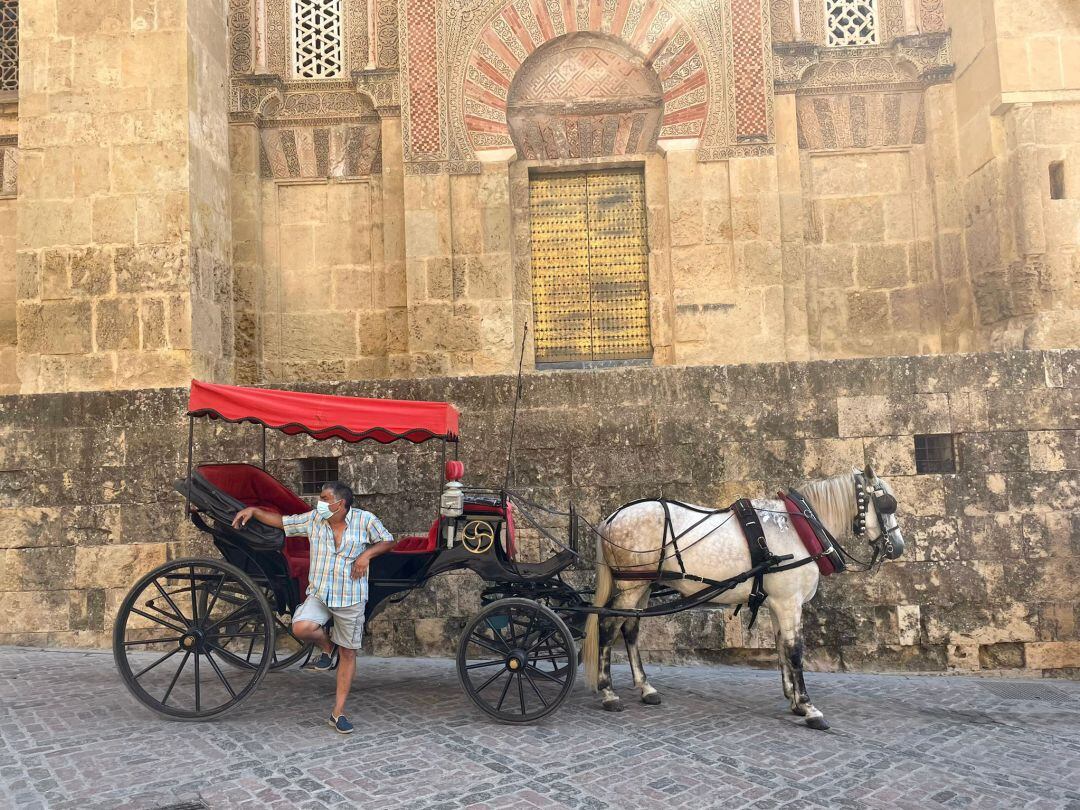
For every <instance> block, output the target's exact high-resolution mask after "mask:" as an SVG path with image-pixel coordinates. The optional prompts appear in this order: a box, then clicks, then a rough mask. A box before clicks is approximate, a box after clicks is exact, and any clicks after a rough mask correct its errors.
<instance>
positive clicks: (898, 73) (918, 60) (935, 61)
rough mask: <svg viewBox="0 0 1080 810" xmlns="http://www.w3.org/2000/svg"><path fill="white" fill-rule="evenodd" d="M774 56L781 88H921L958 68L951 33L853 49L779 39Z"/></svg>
mask: <svg viewBox="0 0 1080 810" xmlns="http://www.w3.org/2000/svg"><path fill="white" fill-rule="evenodd" d="M773 55H774V59H775V86H776V92H778V93H795V92H798V93H829V92H837V91H847V92H851V91H868V90H871V91H872V90H877V89H885V88H888V89H894V90H895V89H919V88H925V87H929V86H930V85H933V84H940V83H942V82H947V81H949V80H950V79H951V78H952V75H953V71H954V68H955V66H954V65H953V63H952V52H951V49H950V40H949V35H948V34H947V33H936V34H914V35H911V36H904V37H897V38H895V39H893V40H892V41H891V42H890V43H889V44H887V45H868V46H861V47H852V48H826V47H822V46H821V45H817V44H815V43H811V42H791V43H785V42H777V43H774V44H773Z"/></svg>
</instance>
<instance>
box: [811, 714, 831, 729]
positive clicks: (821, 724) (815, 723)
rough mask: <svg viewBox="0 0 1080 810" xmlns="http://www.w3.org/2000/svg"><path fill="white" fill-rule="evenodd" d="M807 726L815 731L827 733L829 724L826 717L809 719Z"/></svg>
mask: <svg viewBox="0 0 1080 810" xmlns="http://www.w3.org/2000/svg"><path fill="white" fill-rule="evenodd" d="M806 725H807V726H808V727H810V728H812V729H814V730H815V731H827V730H828V728H829V723H828V721H827V720H826V719H825V718H824V717H807V718H806Z"/></svg>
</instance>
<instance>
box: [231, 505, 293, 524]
mask: <svg viewBox="0 0 1080 810" xmlns="http://www.w3.org/2000/svg"><path fill="white" fill-rule="evenodd" d="M252 518H255V519H256V520H257V521H259V523H265V524H266V525H267V526H273V527H274V528H275V529H282V528H284V526H285V524H284V523H282V521H281V515H279V514H278V513H277V512H271V511H269V510H268V509H260V508H259V507H257V506H248V507H246V508H244V509H241V510H240V511H239V512H237V513H236V517H234V518H233V522H232V525H233V528H234V529H242V528H244V526H246V525H247V522H248V521H249V520H251V519H252Z"/></svg>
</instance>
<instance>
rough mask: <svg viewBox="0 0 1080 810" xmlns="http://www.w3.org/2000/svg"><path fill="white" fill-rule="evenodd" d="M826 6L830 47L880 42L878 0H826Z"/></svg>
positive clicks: (827, 34)
mask: <svg viewBox="0 0 1080 810" xmlns="http://www.w3.org/2000/svg"><path fill="white" fill-rule="evenodd" d="M825 8H826V17H827V20H828V22H827V24H826V26H825V31H826V40H825V44H826V45H828V46H829V47H846V46H849V45H876V44H877V43H878V22H877V0H826V7H825Z"/></svg>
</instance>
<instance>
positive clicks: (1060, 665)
mask: <svg viewBox="0 0 1080 810" xmlns="http://www.w3.org/2000/svg"><path fill="white" fill-rule="evenodd" d="M1024 652H1025V660H1026V663H1027V666H1028V667H1029V668H1031V669H1066V668H1073V667H1078V666H1080V641H1035V642H1031V643H1029V644H1026V645H1025V650H1024Z"/></svg>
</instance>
